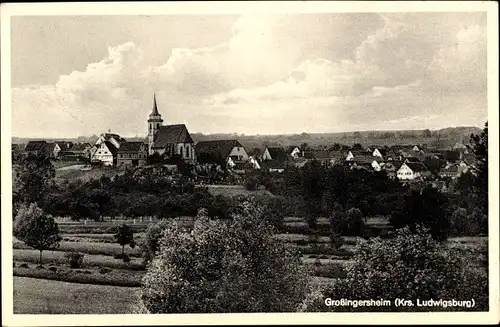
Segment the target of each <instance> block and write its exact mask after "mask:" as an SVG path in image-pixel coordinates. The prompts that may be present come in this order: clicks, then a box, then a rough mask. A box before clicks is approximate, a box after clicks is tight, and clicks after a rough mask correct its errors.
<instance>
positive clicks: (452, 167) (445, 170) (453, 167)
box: [439, 164, 459, 174]
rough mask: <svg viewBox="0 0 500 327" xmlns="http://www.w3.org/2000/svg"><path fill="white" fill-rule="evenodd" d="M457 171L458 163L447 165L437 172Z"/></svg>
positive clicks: (455, 172)
mask: <svg viewBox="0 0 500 327" xmlns="http://www.w3.org/2000/svg"><path fill="white" fill-rule="evenodd" d="M458 172H459V167H458V165H455V164H452V165H448V166H446V167H444V168H442V169H441V170H440V171H439V173H451V174H458Z"/></svg>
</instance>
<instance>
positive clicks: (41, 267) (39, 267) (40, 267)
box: [36, 265, 45, 269]
mask: <svg viewBox="0 0 500 327" xmlns="http://www.w3.org/2000/svg"><path fill="white" fill-rule="evenodd" d="M36 269H45V267H44V266H42V265H38V266H36Z"/></svg>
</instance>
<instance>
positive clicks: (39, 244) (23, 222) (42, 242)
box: [13, 203, 61, 265]
mask: <svg viewBox="0 0 500 327" xmlns="http://www.w3.org/2000/svg"><path fill="white" fill-rule="evenodd" d="M13 234H14V236H15V237H16V238H18V239H19V240H20V241H22V242H24V243H25V244H26V245H28V246H30V247H32V248H34V249H37V250H38V251H40V259H39V263H40V265H42V252H43V251H44V250H50V249H54V248H57V247H58V246H59V242H60V241H61V236H60V235H59V227H58V225H57V223H56V222H55V221H54V218H53V217H52V216H50V215H47V214H45V213H44V212H43V210H42V209H40V208H39V207H38V205H37V204H36V203H32V204H30V205H29V206H22V207H20V208H19V211H18V213H17V215H16V218H15V221H14V228H13Z"/></svg>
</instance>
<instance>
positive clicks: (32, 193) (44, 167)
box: [12, 155, 55, 215]
mask: <svg viewBox="0 0 500 327" xmlns="http://www.w3.org/2000/svg"><path fill="white" fill-rule="evenodd" d="M12 173H13V188H12V197H13V202H14V208H17V207H18V205H19V204H20V203H33V202H39V201H40V200H41V199H42V197H43V196H44V194H46V193H47V191H48V190H49V188H50V184H51V182H52V180H53V178H54V176H55V169H54V166H53V165H52V163H51V162H50V158H48V157H46V156H44V155H28V156H18V157H17V159H16V161H15V162H13V172H12ZM15 214H16V212H14V215H15Z"/></svg>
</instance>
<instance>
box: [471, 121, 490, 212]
mask: <svg viewBox="0 0 500 327" xmlns="http://www.w3.org/2000/svg"><path fill="white" fill-rule="evenodd" d="M471 143H472V147H473V150H474V154H475V155H476V158H477V159H478V161H479V163H478V166H477V169H476V170H475V173H476V179H475V180H476V181H475V183H474V184H475V189H476V193H477V195H478V200H479V206H480V207H481V209H482V210H483V212H484V213H485V214H486V215H488V122H486V124H485V126H484V129H483V131H482V132H481V134H480V135H472V136H471Z"/></svg>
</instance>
